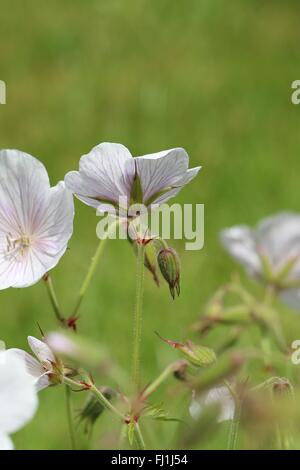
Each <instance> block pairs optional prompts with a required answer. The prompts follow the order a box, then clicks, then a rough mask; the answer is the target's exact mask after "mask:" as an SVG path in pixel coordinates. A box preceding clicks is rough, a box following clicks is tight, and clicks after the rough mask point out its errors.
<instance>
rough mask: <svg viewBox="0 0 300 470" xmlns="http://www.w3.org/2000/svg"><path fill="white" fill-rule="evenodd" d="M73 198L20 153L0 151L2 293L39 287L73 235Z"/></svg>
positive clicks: (32, 161) (0, 272) (35, 163)
mask: <svg viewBox="0 0 300 470" xmlns="http://www.w3.org/2000/svg"><path fill="white" fill-rule="evenodd" d="M73 218H74V205H73V198H72V194H71V193H70V192H69V191H68V190H67V189H66V188H65V184H64V183H63V182H60V183H58V184H57V186H55V187H53V188H51V187H50V183H49V178H48V174H47V171H46V169H45V167H44V166H43V164H42V163H40V162H39V161H38V160H37V159H36V158H34V157H32V156H31V155H28V154H26V153H23V152H20V151H19V150H1V151H0V289H6V288H8V287H27V286H30V285H32V284H35V283H36V282H37V281H39V279H41V278H42V277H43V275H44V274H45V273H46V272H48V271H49V270H50V269H52V268H54V266H56V264H57V263H58V261H59V260H60V258H61V257H62V256H63V254H64V253H65V251H66V249H67V245H68V241H69V239H70V237H71V235H72V232H73Z"/></svg>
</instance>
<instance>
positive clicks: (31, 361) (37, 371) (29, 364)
mask: <svg viewBox="0 0 300 470" xmlns="http://www.w3.org/2000/svg"><path fill="white" fill-rule="evenodd" d="M7 351H10V352H11V353H12V354H16V355H17V356H18V357H19V358H21V359H22V360H23V361H24V363H25V366H26V370H27V371H28V373H29V374H30V375H31V376H32V377H33V379H34V383H36V381H37V379H38V378H39V377H40V376H41V375H42V374H44V372H45V371H44V368H43V366H42V365H41V363H40V362H39V361H37V360H36V359H35V358H34V357H32V356H31V354H28V353H27V352H26V351H23V350H22V349H17V348H12V349H8V350H7Z"/></svg>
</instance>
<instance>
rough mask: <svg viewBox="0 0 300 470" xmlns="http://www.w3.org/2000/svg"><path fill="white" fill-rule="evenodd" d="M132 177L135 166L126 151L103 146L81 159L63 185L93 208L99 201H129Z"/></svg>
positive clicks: (122, 148)
mask: <svg viewBox="0 0 300 470" xmlns="http://www.w3.org/2000/svg"><path fill="white" fill-rule="evenodd" d="M134 176H135V164H134V159H133V158H132V155H131V153H130V152H129V150H128V149H127V148H126V147H124V145H121V144H113V143H107V142H104V143H102V144H100V145H97V146H96V147H94V148H93V149H92V150H91V151H90V153H88V154H87V155H84V156H82V157H81V159H80V163H79V172H76V171H71V172H70V173H68V174H67V175H66V177H65V182H66V186H67V188H68V189H70V190H71V191H72V192H73V193H74V194H75V195H76V197H78V198H79V199H81V200H82V201H83V202H85V203H86V204H88V205H91V206H92V207H95V208H97V207H98V206H99V203H100V202H101V200H102V201H104V202H107V201H112V202H114V203H118V201H119V196H126V197H127V198H128V199H129V198H130V193H131V188H132V183H133V179H134ZM94 198H96V199H98V200H96V201H95V199H94Z"/></svg>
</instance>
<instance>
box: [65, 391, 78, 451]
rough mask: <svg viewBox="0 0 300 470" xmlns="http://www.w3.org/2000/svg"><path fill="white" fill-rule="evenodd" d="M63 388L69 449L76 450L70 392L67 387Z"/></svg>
mask: <svg viewBox="0 0 300 470" xmlns="http://www.w3.org/2000/svg"><path fill="white" fill-rule="evenodd" d="M65 388H66V406H67V417H68V426H69V433H70V441H71V449H72V450H76V439H75V430H74V423H73V416H72V401H71V390H70V388H69V387H68V386H67V385H66V387H65Z"/></svg>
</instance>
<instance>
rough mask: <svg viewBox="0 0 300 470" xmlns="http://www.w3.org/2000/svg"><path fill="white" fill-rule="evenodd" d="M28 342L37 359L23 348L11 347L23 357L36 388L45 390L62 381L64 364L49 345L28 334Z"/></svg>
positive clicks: (12, 350) (11, 350)
mask: <svg viewBox="0 0 300 470" xmlns="http://www.w3.org/2000/svg"><path fill="white" fill-rule="evenodd" d="M28 344H29V346H30V348H31V350H32V352H33V353H34V355H35V356H36V359H35V358H34V357H33V356H31V354H28V353H27V352H26V351H23V350H22V349H15V348H14V349H9V350H8V351H9V352H11V353H14V354H15V355H16V356H17V357H19V358H21V359H23V362H24V364H25V366H26V369H27V372H28V373H29V374H30V376H31V377H32V378H33V382H34V383H35V386H36V389H37V390H38V391H40V390H43V389H44V388H46V387H48V386H49V385H55V384H57V383H59V382H60V380H59V378H60V372H61V368H62V364H61V363H60V361H58V359H57V358H56V357H55V355H54V354H53V352H52V350H51V349H50V348H49V346H48V345H47V344H46V343H45V342H44V341H40V340H39V339H37V338H34V337H33V336H28Z"/></svg>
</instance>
